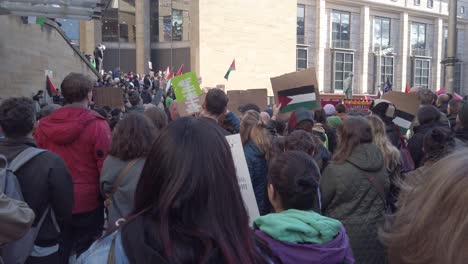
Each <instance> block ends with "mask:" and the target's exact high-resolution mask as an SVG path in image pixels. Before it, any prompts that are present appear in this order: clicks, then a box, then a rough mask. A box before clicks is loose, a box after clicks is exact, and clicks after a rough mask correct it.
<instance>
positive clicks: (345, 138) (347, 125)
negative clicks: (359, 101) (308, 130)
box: [333, 116, 374, 163]
mask: <svg viewBox="0 0 468 264" xmlns="http://www.w3.org/2000/svg"><path fill="white" fill-rule="evenodd" d="M337 132H338V133H337V134H338V148H337V149H336V150H335V155H334V156H333V161H335V162H336V163H343V162H345V161H346V160H347V159H348V158H349V157H350V156H351V153H352V152H353V150H354V148H355V147H357V146H358V145H360V144H365V143H372V141H373V140H374V137H373V135H372V128H371V126H370V124H369V122H368V121H367V119H365V118H364V117H354V116H352V117H349V118H346V119H345V120H343V124H342V125H341V126H340V127H339V128H338V131H337Z"/></svg>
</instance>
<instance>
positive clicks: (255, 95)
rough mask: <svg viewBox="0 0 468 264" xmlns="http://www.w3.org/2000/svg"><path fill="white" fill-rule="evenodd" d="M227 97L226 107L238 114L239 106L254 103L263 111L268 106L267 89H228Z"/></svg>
mask: <svg viewBox="0 0 468 264" xmlns="http://www.w3.org/2000/svg"><path fill="white" fill-rule="evenodd" d="M227 96H228V98H229V103H228V109H229V111H231V112H234V113H236V114H239V106H241V105H245V104H255V105H257V106H258V107H260V110H261V111H263V110H265V109H266V108H267V106H268V104H267V103H268V91H267V89H249V90H230V91H228V92H227Z"/></svg>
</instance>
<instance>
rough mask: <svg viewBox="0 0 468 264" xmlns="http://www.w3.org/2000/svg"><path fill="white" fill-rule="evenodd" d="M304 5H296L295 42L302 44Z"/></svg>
mask: <svg viewBox="0 0 468 264" xmlns="http://www.w3.org/2000/svg"><path fill="white" fill-rule="evenodd" d="M304 35H305V6H304V5H297V44H304Z"/></svg>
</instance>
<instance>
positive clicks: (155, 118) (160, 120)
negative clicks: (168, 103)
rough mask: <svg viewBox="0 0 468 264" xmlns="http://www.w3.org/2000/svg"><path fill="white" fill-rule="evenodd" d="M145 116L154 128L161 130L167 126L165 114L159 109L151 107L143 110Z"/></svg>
mask: <svg viewBox="0 0 468 264" xmlns="http://www.w3.org/2000/svg"><path fill="white" fill-rule="evenodd" d="M145 116H146V117H148V118H149V119H150V120H151V121H152V122H153V124H154V126H155V127H156V128H157V129H158V130H161V129H163V128H165V127H166V126H167V123H168V118H167V114H166V112H164V110H162V109H161V108H159V107H151V108H148V109H146V110H145Z"/></svg>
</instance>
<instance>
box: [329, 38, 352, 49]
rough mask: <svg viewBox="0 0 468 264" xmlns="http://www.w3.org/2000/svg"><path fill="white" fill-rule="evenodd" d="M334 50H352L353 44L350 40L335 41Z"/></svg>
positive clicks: (333, 43)
mask: <svg viewBox="0 0 468 264" xmlns="http://www.w3.org/2000/svg"><path fill="white" fill-rule="evenodd" d="M332 48H334V49H350V48H351V42H350V41H349V40H333V41H332Z"/></svg>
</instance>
